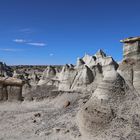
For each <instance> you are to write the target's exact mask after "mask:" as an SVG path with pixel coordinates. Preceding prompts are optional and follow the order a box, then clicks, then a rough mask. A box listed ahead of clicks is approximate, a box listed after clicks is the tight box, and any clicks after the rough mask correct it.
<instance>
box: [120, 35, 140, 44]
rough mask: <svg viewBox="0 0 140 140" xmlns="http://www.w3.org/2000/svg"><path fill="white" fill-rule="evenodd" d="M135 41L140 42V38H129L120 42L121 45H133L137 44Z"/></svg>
mask: <svg viewBox="0 0 140 140" xmlns="http://www.w3.org/2000/svg"><path fill="white" fill-rule="evenodd" d="M135 41H140V36H138V37H129V38H126V39H123V40H120V42H121V43H132V42H135Z"/></svg>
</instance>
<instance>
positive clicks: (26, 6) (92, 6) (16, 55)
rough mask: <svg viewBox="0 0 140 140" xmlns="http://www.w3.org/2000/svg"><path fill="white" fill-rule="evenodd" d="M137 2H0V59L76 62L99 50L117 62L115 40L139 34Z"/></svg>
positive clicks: (119, 56) (119, 55) (118, 48)
mask: <svg viewBox="0 0 140 140" xmlns="http://www.w3.org/2000/svg"><path fill="white" fill-rule="evenodd" d="M139 5H140V1H139V0H127V1H126V0H0V60H1V61H4V62H6V63H7V64H10V65H11V64H40V65H41V64H65V63H75V62H76V58H77V57H82V56H83V55H84V54H85V52H86V53H89V54H91V55H93V54H95V53H96V51H97V50H98V49H103V50H104V51H105V52H106V53H107V54H108V55H111V56H113V58H114V59H115V60H117V61H119V60H121V59H122V44H121V43H120V42H119V40H120V39H123V38H126V37H130V36H139V35H140V29H139V26H140V8H139V7H140V6H139Z"/></svg>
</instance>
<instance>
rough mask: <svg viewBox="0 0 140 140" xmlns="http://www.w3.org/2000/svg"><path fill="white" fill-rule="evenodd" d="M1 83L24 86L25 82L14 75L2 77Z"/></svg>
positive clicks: (0, 78)
mask: <svg viewBox="0 0 140 140" xmlns="http://www.w3.org/2000/svg"><path fill="white" fill-rule="evenodd" d="M0 84H4V85H9V86H10V85H11V86H22V85H23V82H22V80H20V79H17V78H13V77H7V78H6V77H0Z"/></svg>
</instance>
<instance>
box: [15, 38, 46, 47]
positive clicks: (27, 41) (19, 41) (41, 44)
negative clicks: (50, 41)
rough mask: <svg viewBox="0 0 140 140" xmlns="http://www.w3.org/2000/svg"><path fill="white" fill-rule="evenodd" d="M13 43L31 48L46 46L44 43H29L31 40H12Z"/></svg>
mask: <svg viewBox="0 0 140 140" xmlns="http://www.w3.org/2000/svg"><path fill="white" fill-rule="evenodd" d="M13 41H14V42H15V43H21V44H26V45H31V46H36V47H44V46H46V45H47V44H46V43H44V42H31V40H30V41H29V40H25V39H14V40H13Z"/></svg>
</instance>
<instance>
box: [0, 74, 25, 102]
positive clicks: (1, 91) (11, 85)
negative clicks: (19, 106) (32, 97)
mask: <svg viewBox="0 0 140 140" xmlns="http://www.w3.org/2000/svg"><path fill="white" fill-rule="evenodd" d="M22 85H23V83H22V80H20V79H16V78H12V77H8V78H5V77H0V100H2V101H3V100H8V101H13V100H14V101H16V100H17V101H18V100H19V101H21V100H22Z"/></svg>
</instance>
